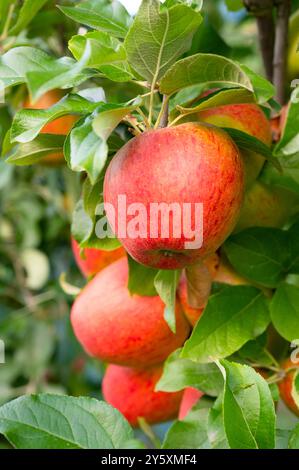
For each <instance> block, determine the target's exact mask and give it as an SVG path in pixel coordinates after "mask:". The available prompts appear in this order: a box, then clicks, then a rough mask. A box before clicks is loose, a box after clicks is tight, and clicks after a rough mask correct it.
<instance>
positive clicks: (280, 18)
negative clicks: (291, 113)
mask: <svg viewBox="0 0 299 470" xmlns="http://www.w3.org/2000/svg"><path fill="white" fill-rule="evenodd" d="M275 4H276V6H277V22H276V39H275V48H274V62H273V83H274V85H275V87H276V92H277V94H276V99H277V101H278V102H279V103H280V104H281V105H283V104H285V102H286V101H285V100H286V93H285V91H286V90H285V85H286V77H287V50H288V31H289V17H290V14H291V0H276V3H275Z"/></svg>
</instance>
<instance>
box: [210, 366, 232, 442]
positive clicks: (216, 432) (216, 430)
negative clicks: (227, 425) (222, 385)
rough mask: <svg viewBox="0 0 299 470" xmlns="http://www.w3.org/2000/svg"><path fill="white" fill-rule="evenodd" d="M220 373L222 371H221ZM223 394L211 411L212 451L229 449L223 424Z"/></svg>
mask: <svg viewBox="0 0 299 470" xmlns="http://www.w3.org/2000/svg"><path fill="white" fill-rule="evenodd" d="M219 372H220V371H219ZM222 395H223V394H222V393H221V394H220V395H219V397H218V398H217V400H216V401H215V403H214V405H213V406H212V408H210V411H209V417H208V437H209V441H210V444H211V447H212V449H229V445H228V442H227V438H226V434H225V430H224V422H223V396H222Z"/></svg>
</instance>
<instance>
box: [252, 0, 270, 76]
mask: <svg viewBox="0 0 299 470" xmlns="http://www.w3.org/2000/svg"><path fill="white" fill-rule="evenodd" d="M244 5H245V7H246V8H247V10H248V11H249V12H250V13H251V14H253V15H254V16H255V17H256V21H257V27H258V33H259V42H260V49H261V52H262V56H263V61H264V66H265V72H266V76H267V78H268V80H270V81H271V82H272V80H273V59H274V41H275V24H274V18H273V6H274V0H244Z"/></svg>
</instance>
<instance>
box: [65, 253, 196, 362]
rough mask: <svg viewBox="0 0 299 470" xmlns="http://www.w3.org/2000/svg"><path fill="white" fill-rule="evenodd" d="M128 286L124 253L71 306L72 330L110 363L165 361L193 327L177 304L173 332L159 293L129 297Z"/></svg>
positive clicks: (84, 345) (96, 353)
mask: <svg viewBox="0 0 299 470" xmlns="http://www.w3.org/2000/svg"><path fill="white" fill-rule="evenodd" d="M127 284H128V261H127V258H126V257H125V258H121V259H120V260H118V261H115V262H114V263H113V264H111V265H110V266H108V267H106V268H105V269H103V270H102V271H101V272H100V273H98V274H97V275H96V276H95V277H94V279H93V280H92V281H90V282H89V283H88V285H87V286H86V287H85V288H84V289H83V291H82V292H81V293H80V294H79V296H78V298H77V299H76V301H75V303H74V305H73V307H72V312H71V322H72V326H73V329H74V333H75V335H76V337H77V339H78V340H79V342H80V343H81V344H82V346H83V348H84V349H85V350H86V352H87V353H89V354H90V355H91V356H94V357H97V358H98V359H101V360H103V361H106V362H111V363H113V364H120V365H125V366H131V367H142V366H148V365H154V364H158V363H160V362H163V361H164V360H165V359H166V358H167V357H168V356H169V354H170V353H171V352H173V351H174V350H175V349H177V348H179V347H181V346H182V344H183V343H184V341H185V340H186V339H187V337H188V334H189V331H190V326H189V324H188V322H187V320H186V318H185V317H184V315H183V313H182V308H181V305H180V303H179V302H177V305H176V327H177V332H176V334H174V333H172V331H171V330H170V328H169V327H168V325H167V323H166V321H165V320H164V309H165V305H164V303H163V302H162V300H161V299H160V297H158V296H155V297H141V296H139V295H131V294H130V293H129V291H128V288H127Z"/></svg>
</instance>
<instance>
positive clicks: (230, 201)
mask: <svg viewBox="0 0 299 470" xmlns="http://www.w3.org/2000/svg"><path fill="white" fill-rule="evenodd" d="M243 192H244V169H243V163H242V159H241V157H240V153H239V151H238V149H237V147H236V145H235V144H234V142H233V141H232V139H231V138H230V137H229V136H228V135H227V134H226V133H225V132H224V131H222V130H221V129H218V128H216V127H213V126H210V125H206V124H199V123H186V124H182V125H180V126H177V127H172V128H164V129H158V130H153V131H149V132H146V133H144V134H142V135H140V136H137V137H135V138H134V139H132V140H131V141H130V142H128V143H127V144H126V145H125V146H124V147H123V148H122V149H121V150H119V151H118V153H117V154H116V155H115V157H114V158H113V159H112V161H111V163H110V165H109V168H108V171H107V173H106V176H105V184H104V199H105V204H106V208H108V206H109V207H112V208H114V210H115V212H116V214H118V216H119V220H118V219H117V218H113V217H112V216H111V212H110V211H109V210H107V212H108V214H107V215H108V220H109V222H110V225H111V227H112V229H113V230H114V232H115V233H116V234H117V236H118V238H119V239H120V240H121V242H122V244H123V245H124V247H125V249H126V251H128V252H129V253H130V255H131V256H132V257H133V258H134V259H135V260H137V261H138V262H139V263H141V264H144V265H147V266H152V267H155V268H160V269H179V268H183V267H185V266H187V265H191V264H195V263H196V262H197V261H198V260H200V259H204V258H205V257H207V256H208V255H210V254H211V253H214V252H215V251H216V250H217V249H218V248H219V246H220V245H222V243H223V242H224V240H225V239H226V238H227V237H228V236H229V234H230V233H231V232H232V230H233V228H234V226H235V223H236V221H237V219H238V215H239V212H240V208H241V205H242V200H243ZM119 197H121V198H125V200H126V206H127V207H130V208H131V209H132V208H133V207H134V206H132V205H133V204H135V203H139V204H140V203H141V205H142V207H143V208H144V213H143V214H141V211H139V212H138V211H137V212H136V213H135V214H134V215H131V216H130V215H127V214H125V215H124V214H123V213H122V212H121V210H120V209H121V208H120V204H119ZM153 203H156V204H160V203H164V204H166V205H170V204H176V207H175V209H176V210H175V211H173V212H171V213H170V217H169V219H170V220H169V221H170V224H169V225H170V232H169V233H168V234H166V235H165V234H164V233H163V230H162V224H161V219H158V221H157V219H156V220H155V218H154V217H152V216H151V213H152V212H151V211H152V209H153ZM200 204H202V207H203V217H202V218H201V217H199V218H198V219H197V218H196V215H197V209H196V208H198V206H199V205H200ZM187 206H188V207H189V208H191V226H190V232H189V233H187V236H186V232H185V231H184V228H186V225H185V226H184V227H182V226H183V225H184V224H183V223H182V218H181V217H180V214H179V211H181V213H182V214H183V213H186V207H187ZM135 207H136V206H135ZM140 214H141V215H143V216H144V217H142V220H141V222H139V223H138V224H137V225H138V226H139V229H140V232H139V234H137V235H136V233H135V234H134V233H133V235H131V234H130V231H129V228H131V226H130V224H131V223H132V219H134V217H135V216H138V217H139V215H140ZM177 214H179V217H178V218H177ZM201 219H202V220H201ZM134 223H135V221H134ZM172 225H173V227H172ZM123 228H124V229H125V230H124V233H121V232H123ZM187 229H188V227H187ZM201 229H203V243H202V245H201V244H200V243H198V244H197V245H196V246H194V245H193V246H192V247H190V245H189V243H190V242H191V241H194V240H195V239H196V242H198V241H200V238H201V237H200V232H201ZM153 230H154V232H155V230H156V234H155V233H154V234H153ZM192 231H193V233H192V235H191V232H192Z"/></svg>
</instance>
